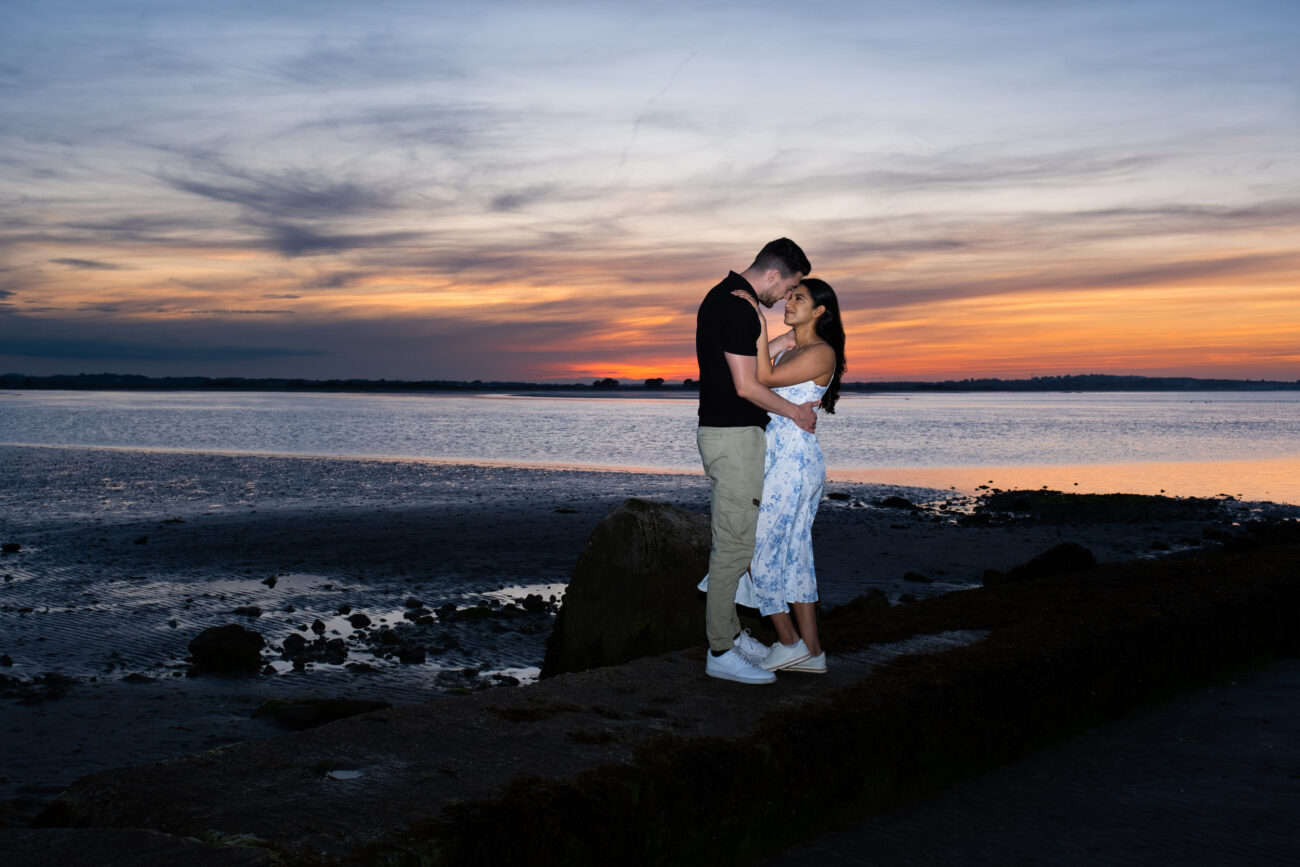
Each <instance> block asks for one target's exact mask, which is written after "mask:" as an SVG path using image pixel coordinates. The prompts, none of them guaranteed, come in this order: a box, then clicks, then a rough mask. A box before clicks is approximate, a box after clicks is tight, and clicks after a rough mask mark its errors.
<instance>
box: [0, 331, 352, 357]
mask: <svg viewBox="0 0 1300 867" xmlns="http://www.w3.org/2000/svg"><path fill="white" fill-rule="evenodd" d="M3 351H4V354H5V355H9V356H15V357H19V358H46V359H69V360H72V359H96V360H103V361H180V362H193V361H202V362H212V363H223V362H231V361H272V360H276V359H283V358H294V357H304V356H321V355H328V354H329V353H328V352H326V351H324V350H316V349H288V348H283V347H274V346H192V345H185V346H179V345H171V344H156V343H132V342H126V341H113V340H93V339H85V340H77V339H68V340H65V339H59V338H21V337H19V338H14V337H8V338H6V339H5V341H4V350H3Z"/></svg>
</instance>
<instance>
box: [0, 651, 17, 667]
mask: <svg viewBox="0 0 1300 867" xmlns="http://www.w3.org/2000/svg"><path fill="white" fill-rule="evenodd" d="M13 664H14V660H13V657H12V656H10V655H9V654H7V653H6V654H4V655H3V656H0V665H3V666H4V667H5V668H10V667H12V666H13Z"/></svg>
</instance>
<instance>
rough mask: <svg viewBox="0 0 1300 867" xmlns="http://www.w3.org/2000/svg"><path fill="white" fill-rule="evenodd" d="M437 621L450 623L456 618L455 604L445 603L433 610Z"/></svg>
mask: <svg viewBox="0 0 1300 867" xmlns="http://www.w3.org/2000/svg"><path fill="white" fill-rule="evenodd" d="M434 611H435V613H436V614H437V615H438V619H439V620H444V621H451V620H452V619H454V618H455V616H456V603H455V602H446V603H443V604H442V605H439V606H438V607H437V608H436V609H434Z"/></svg>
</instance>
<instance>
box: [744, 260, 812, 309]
mask: <svg viewBox="0 0 1300 867" xmlns="http://www.w3.org/2000/svg"><path fill="white" fill-rule="evenodd" d="M806 276H807V275H806V274H802V273H799V272H796V273H794V274H793V275H791V276H789V277H782V276H781V272H780V271H778V270H777V269H776V268H773V269H772V270H771V271H765V272H764V273H763V279H764V285H763V288H762V290H760V291H758V292H756V293H755V294H756V295H758V300H759V301H761V302H762V304H763V306H764V307H771V306H772V305H773V304H775V303H776V302H778V301H784V300H785V299H786V298H789V297H790V290H792V289H794V287H796V286H798V285H799V284H800V282H802V281H803V278H804V277H806Z"/></svg>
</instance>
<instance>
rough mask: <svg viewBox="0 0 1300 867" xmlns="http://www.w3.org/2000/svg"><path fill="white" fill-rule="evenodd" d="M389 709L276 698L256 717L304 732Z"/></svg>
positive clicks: (383, 705)
mask: <svg viewBox="0 0 1300 867" xmlns="http://www.w3.org/2000/svg"><path fill="white" fill-rule="evenodd" d="M389 707H392V705H391V704H389V703H388V702H386V701H363V700H361V699H355V698H307V699H295V700H292V701H287V700H285V699H278V698H273V699H269V700H268V701H266V702H265V703H263V704H262V706H261V707H259V708H258V709H257V710H255V711H253V716H254V717H255V718H256V717H261V716H269V717H270V718H271V719H272V721H273V722H275V724H276V725H279V726H282V727H284V728H287V729H293V730H294V731H301V730H302V729H309V728H315V727H316V726H319V725H324V724H325V723H329V722H334V721H335V720H340V719H346V718H348V717H350V716H356V715H357V714H362V713H369V712H370V711H372V710H383V709H384V708H389Z"/></svg>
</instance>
